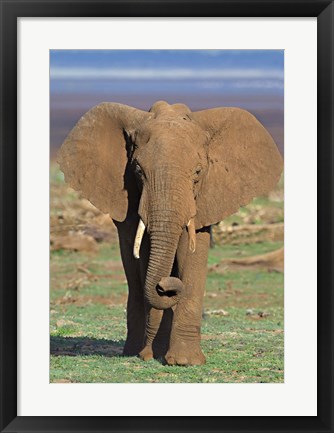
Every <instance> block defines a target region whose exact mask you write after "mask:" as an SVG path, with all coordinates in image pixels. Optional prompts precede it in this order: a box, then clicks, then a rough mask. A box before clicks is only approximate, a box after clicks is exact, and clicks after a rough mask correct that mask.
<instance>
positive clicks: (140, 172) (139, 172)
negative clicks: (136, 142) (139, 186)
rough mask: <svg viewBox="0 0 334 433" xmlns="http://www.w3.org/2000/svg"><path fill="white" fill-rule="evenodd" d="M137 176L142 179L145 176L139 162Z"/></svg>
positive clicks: (136, 170)
mask: <svg viewBox="0 0 334 433" xmlns="http://www.w3.org/2000/svg"><path fill="white" fill-rule="evenodd" d="M135 174H136V175H137V176H138V177H142V176H143V170H142V168H141V166H140V165H139V164H138V162H136V163H135Z"/></svg>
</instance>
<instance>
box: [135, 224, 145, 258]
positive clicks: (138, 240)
mask: <svg viewBox="0 0 334 433" xmlns="http://www.w3.org/2000/svg"><path fill="white" fill-rule="evenodd" d="M144 232H145V224H144V223H143V221H142V220H141V219H140V220H139V223H138V228H137V233H136V237H135V242H134V245H133V255H134V258H135V259H139V251H140V245H141V241H142V239H143V236H144Z"/></svg>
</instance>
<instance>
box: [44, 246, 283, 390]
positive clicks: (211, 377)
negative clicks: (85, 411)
mask: <svg viewBox="0 0 334 433" xmlns="http://www.w3.org/2000/svg"><path fill="white" fill-rule="evenodd" d="M281 245H282V243H280V242H276V243H272V242H266V243H258V244H253V245H236V246H233V245H225V246H222V247H220V246H216V247H215V248H213V249H212V250H210V254H209V265H212V264H215V263H219V261H220V260H221V259H223V258H229V257H245V256H251V255H255V254H262V253H265V252H268V251H272V250H274V249H276V248H278V247H280V246H281ZM126 298H127V285H126V281H125V277H124V274H123V270H122V265H121V261H120V257H119V250H118V246H117V245H112V246H110V245H108V244H107V243H102V244H99V249H98V253H97V254H90V255H88V254H83V253H78V252H77V253H76V252H68V251H62V250H61V251H57V252H52V253H51V293H50V301H51V306H50V332H51V364H50V381H51V382H86V383H91V382H122V383H124V382H150V383H152V382H170V383H180V382H181V383H186V382H226V383H234V382H245V383H246V382H283V380H284V373H283V338H284V334H283V274H280V273H275V272H272V273H268V272H260V271H250V270H249V271H242V272H232V271H228V272H225V273H224V274H223V275H221V274H218V273H214V272H210V273H209V274H208V278H207V284H206V296H205V303H204V318H203V323H202V348H203V352H204V353H205V355H206V358H207V363H206V364H205V365H204V366H200V367H177V366H175V367H169V366H166V365H164V364H163V363H162V362H161V360H152V361H149V362H143V361H141V360H140V359H138V358H133V357H131V358H130V357H122V356H121V350H122V346H123V344H124V340H125V337H126V313H125V307H126ZM221 309H223V310H224V311H225V312H226V313H227V315H220V314H219V310H221ZM214 310H218V313H217V314H214V313H213V312H214Z"/></svg>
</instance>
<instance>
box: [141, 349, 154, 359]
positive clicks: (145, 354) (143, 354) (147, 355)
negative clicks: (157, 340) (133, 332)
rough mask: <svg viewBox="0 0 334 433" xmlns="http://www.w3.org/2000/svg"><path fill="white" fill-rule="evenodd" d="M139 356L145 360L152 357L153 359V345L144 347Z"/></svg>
mask: <svg viewBox="0 0 334 433" xmlns="http://www.w3.org/2000/svg"><path fill="white" fill-rule="evenodd" d="M139 358H140V359H142V360H143V361H149V360H150V359H153V350H152V346H145V347H144V349H143V350H142V351H141V352H139Z"/></svg>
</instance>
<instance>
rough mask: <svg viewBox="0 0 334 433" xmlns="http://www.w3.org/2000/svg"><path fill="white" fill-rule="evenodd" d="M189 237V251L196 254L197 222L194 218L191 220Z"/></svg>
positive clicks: (188, 226) (188, 225)
mask: <svg viewBox="0 0 334 433" xmlns="http://www.w3.org/2000/svg"><path fill="white" fill-rule="evenodd" d="M187 228H188V236H189V251H190V252H191V253H194V252H195V251H196V232H195V221H194V218H190V220H189V222H188V224H187Z"/></svg>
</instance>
